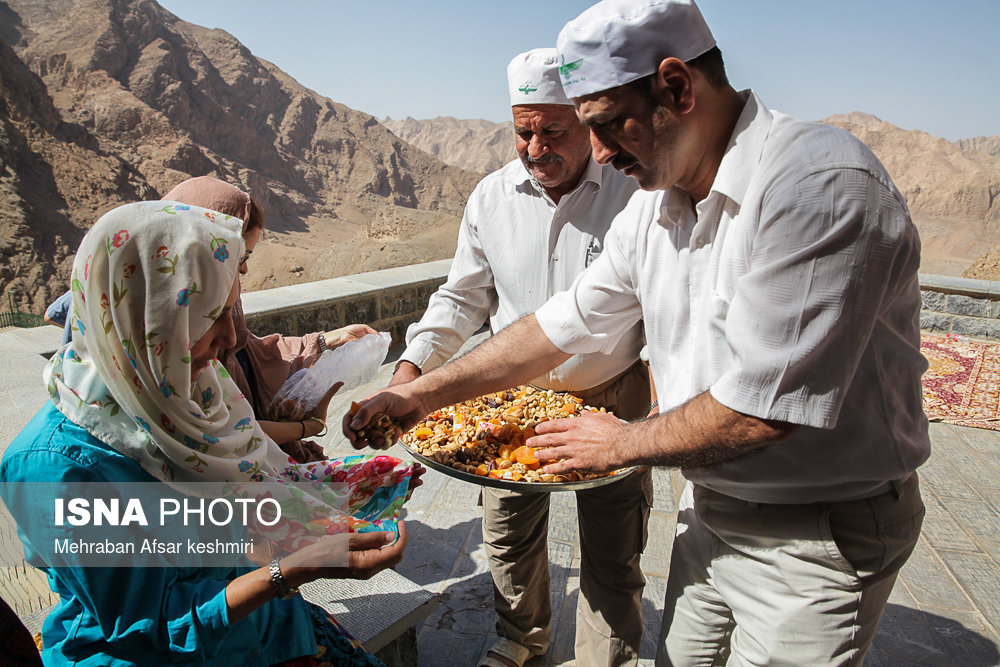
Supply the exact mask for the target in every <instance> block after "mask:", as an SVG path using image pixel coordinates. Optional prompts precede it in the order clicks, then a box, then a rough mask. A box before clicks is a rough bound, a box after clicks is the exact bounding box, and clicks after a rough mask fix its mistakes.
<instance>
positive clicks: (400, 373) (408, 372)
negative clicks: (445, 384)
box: [389, 360, 420, 387]
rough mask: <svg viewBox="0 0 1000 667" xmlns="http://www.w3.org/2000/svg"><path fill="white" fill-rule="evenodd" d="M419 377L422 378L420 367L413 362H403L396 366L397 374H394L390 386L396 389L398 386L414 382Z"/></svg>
mask: <svg viewBox="0 0 1000 667" xmlns="http://www.w3.org/2000/svg"><path fill="white" fill-rule="evenodd" d="M418 377H420V367H419V366H417V365H416V364H415V363H413V362H412V361H406V360H403V361H400V362H399V363H398V364H396V372H395V373H393V374H392V380H391V381H390V382H389V386H390V387H395V386H396V385H397V384H406V383H407V382H413V381H414V380H416V379H417V378H418Z"/></svg>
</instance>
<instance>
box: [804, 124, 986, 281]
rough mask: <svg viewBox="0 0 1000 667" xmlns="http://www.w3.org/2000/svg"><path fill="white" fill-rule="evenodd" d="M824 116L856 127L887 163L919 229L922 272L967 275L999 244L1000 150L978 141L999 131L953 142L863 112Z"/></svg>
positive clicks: (853, 130)
mask: <svg viewBox="0 0 1000 667" xmlns="http://www.w3.org/2000/svg"><path fill="white" fill-rule="evenodd" d="M821 122H824V123H827V124H830V125H835V126H837V127H840V128H843V129H845V130H847V131H848V132H850V133H852V134H853V135H854V136H856V137H857V138H858V139H860V140H861V141H863V142H864V143H866V144H867V145H868V146H869V147H870V148H871V149H872V151H873V152H874V153H875V155H877V156H878V158H879V159H880V160H881V161H882V163H883V164H884V165H885V167H886V169H887V170H888V171H889V175H890V176H892V179H893V182H895V184H896V187H897V188H899V190H900V192H902V193H903V195H904V196H905V197H906V201H907V204H908V205H909V208H910V213H911V215H912V216H913V221H914V223H916V225H917V228H918V229H919V230H920V238H921V243H922V246H923V247H922V253H921V271H923V272H925V273H938V274H943V275H952V276H960V275H963V272H964V271H965V270H966V269H967V268H968V267H969V266H970V264H972V263H973V262H974V261H975V260H976V259H977V258H978V257H980V256H982V255H983V254H984V253H986V252H988V251H989V250H990V248H992V247H993V246H994V245H997V244H998V243H1000V198H998V197H997V195H1000V157H997V156H994V155H991V154H989V153H988V152H984V151H982V150H979V149H978V148H976V147H978V146H988V145H990V142H992V143H993V144H996V143H997V141H998V140H1000V137H992V138H985V137H984V138H981V140H965V141H964V142H956V143H951V142H949V141H947V140H946V139H941V138H939V137H933V136H931V135H929V134H927V133H926V132H921V131H919V130H903V129H900V128H898V127H896V126H895V125H892V124H890V123H887V122H885V121H883V120H880V119H878V118H876V117H875V116H872V115H870V114H865V113H860V112H854V113H850V114H844V115H837V116H831V117H829V118H826V119H824V120H823V121H821ZM963 146H968V147H969V148H967V149H964V148H963Z"/></svg>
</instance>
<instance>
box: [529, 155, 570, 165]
mask: <svg viewBox="0 0 1000 667" xmlns="http://www.w3.org/2000/svg"><path fill="white" fill-rule="evenodd" d="M524 162H525V164H554V163H556V162H562V157H560V156H559V155H553V154H551V153H550V154H548V155H543V156H542V157H537V158H536V157H531V156H530V155H526V156H525V157H524Z"/></svg>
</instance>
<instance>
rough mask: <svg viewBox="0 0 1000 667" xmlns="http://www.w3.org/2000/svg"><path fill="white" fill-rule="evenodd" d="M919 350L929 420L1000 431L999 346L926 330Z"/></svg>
mask: <svg viewBox="0 0 1000 667" xmlns="http://www.w3.org/2000/svg"><path fill="white" fill-rule="evenodd" d="M920 351H921V352H923V354H924V356H925V357H927V361H928V362H929V363H930V368H928V369H927V372H926V373H925V374H924V377H923V389H924V411H925V412H926V413H927V417H928V419H930V420H931V421H942V422H947V423H949V424H957V425H959V426H975V427H978V428H988V429H993V430H1000V345H998V344H996V343H986V342H981V341H974V340H969V339H966V338H959V337H956V336H939V335H933V334H926V333H925V334H922V335H921V337H920Z"/></svg>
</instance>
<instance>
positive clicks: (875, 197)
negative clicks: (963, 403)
mask: <svg viewBox="0 0 1000 667" xmlns="http://www.w3.org/2000/svg"><path fill="white" fill-rule="evenodd" d="M744 95H745V96H746V100H747V101H746V105H745V107H744V110H743V113H742V115H741V116H740V118H739V121H738V123H737V126H736V128H735V131H734V133H733V136H732V139H731V140H730V144H729V147H728V149H727V151H726V154H725V156H724V158H723V160H722V163H721V164H720V167H719V172H718V174H717V176H716V179H715V182H714V184H713V186H712V189H711V192H710V193H709V195H708V197H707V198H706V199H705V200H704V201H701V202H699V203H698V205H697V209H696V211H695V210H693V209H692V207H691V199H690V197H689V196H688V195H687V193H685V192H683V191H682V190H679V189H677V188H674V189H671V190H668V191H660V192H639V193H637V194H636V195H635V196H634V197H633V198H632V200H631V201H630V202H629V204H628V206H627V207H626V209H625V210H624V211H623V212H622V213H621V214H620V215H619V216H618V217H617V218H616V219H615V221H614V223H613V224H612V227H611V230H610V231H609V232H608V234H607V236H606V237H605V250H604V253H603V254H602V255H601V257H600V258H599V259H598V260H597V261H596V262H595V263H594V264H593V265H592V266H591V267H590V268H589V269H588V270H587V271H586V272H585V273H583V274H582V275H581V276H580V278H579V279H578V280H577V282H576V283H575V284H574V286H573V287H572V288H571V289H570V290H568V291H566V292H563V293H561V294H558V295H556V296H555V297H553V298H552V299H551V300H550V301H549V302H548V303H546V304H545V305H544V306H542V307H541V308H540V309H539V310H538V312H537V313H536V315H537V317H538V321H539V323H540V325H541V327H542V329H543V330H544V331H545V333H546V335H547V336H548V337H549V338H550V339H551V340H552V342H553V343H554V344H555V345H556V346H557V347H559V348H560V349H561V350H563V351H564V352H569V353H583V352H591V353H592V352H595V351H601V350H606V349H611V348H613V347H614V346H615V345H616V344H617V342H618V339H619V336H621V334H622V332H624V331H628V330H629V329H630V328H631V327H632V326H634V325H635V323H636V322H637V321H639V319H640V318H642V319H643V321H644V326H645V333H646V340H647V345H648V349H649V357H650V366H651V372H652V375H653V379H654V382H655V384H656V390H657V395H658V399H659V403H660V410H661V411H664V412H665V411H669V410H670V409H672V408H674V407H676V406H679V405H681V404H683V403H685V402H686V401H688V400H690V399H691V398H693V397H695V396H697V395H698V394H700V393H702V392H704V391H706V390H708V391H710V392H711V394H712V396H713V397H714V398H715V399H716V400H718V401H719V402H720V403H722V404H723V405H726V406H728V407H729V408H731V409H733V410H736V411H738V412H741V413H744V414H748V415H752V416H755V417H759V418H762V419H774V420H780V421H784V422H790V423H793V424H798V425H800V426H799V428H797V429H795V431H794V432H793V434H792V435H791V437H789V438H788V439H786V440H784V441H782V442H780V443H776V444H772V445H769V446H767V447H764V448H762V449H759V450H757V451H755V452H751V453H749V454H747V455H744V456H741V457H738V458H735V459H732V460H730V461H726V462H724V463H721V464H718V465H714V466H708V467H701V468H691V469H685V470H684V474H685V476H686V477H687V478H688V479H691V480H692V481H695V482H697V483H699V484H702V485H704V486H706V487H709V488H711V489H713V490H716V491H719V492H720V493H725V494H727V495H730V496H734V497H737V498H742V499H744V500H747V501H752V502H770V503H804V502H820V501H836V500H847V499H852V498H860V497H865V496H867V495H871V494H872V493H875V492H878V491H880V490H882V489H884V488H885V486H886V482H888V481H891V480H896V479H901V478H903V477H905V476H906V475H907V474H908V473H910V472H911V471H913V470H914V469H915V468H916V467H917V466H918V465H920V464H921V463H922V462H923V461H925V460H926V458H927V456H928V454H929V451H930V445H929V440H928V435H927V419H926V417H925V416H924V414H923V410H922V405H921V387H920V377H921V375H922V374H923V372H924V371H925V370H926V368H927V363H926V361H925V360H924V358H923V356H922V355H921V353H920V330H919V310H920V290H919V284H918V282H917V267H918V264H919V260H920V242H919V239H918V236H917V231H916V229H915V227H914V226H913V224H912V223H911V221H910V218H909V213H908V211H907V208H906V204H905V201H904V199H903V197H902V195H900V193H899V192H898V191H897V190H896V188H895V187H894V186H893V185H892V182H891V181H890V179H889V176H888V175H887V174H886V172H885V169H884V168H883V167H882V165H881V164H880V163H879V161H878V160H877V159H876V158H875V156H874V155H873V154H872V153H871V151H870V150H868V148H866V147H865V146H864V145H863V144H862V143H861V142H859V141H858V140H856V139H855V138H854V137H852V136H851V135H849V134H848V133H846V132H844V131H841V130H839V129H835V128H832V127H828V126H825V125H820V124H816V123H807V122H804V121H800V120H798V119H795V118H792V117H791V116H787V115H784V114H781V113H777V112H772V111H770V110H768V109H767V108H766V107H765V106H764V105H763V104H762V103H761V102H760V100H759V99H758V98H757V97H756V95H754V94H752V93H750V92H747V93H744Z"/></svg>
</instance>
